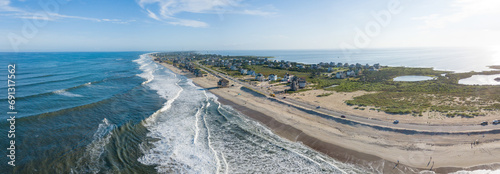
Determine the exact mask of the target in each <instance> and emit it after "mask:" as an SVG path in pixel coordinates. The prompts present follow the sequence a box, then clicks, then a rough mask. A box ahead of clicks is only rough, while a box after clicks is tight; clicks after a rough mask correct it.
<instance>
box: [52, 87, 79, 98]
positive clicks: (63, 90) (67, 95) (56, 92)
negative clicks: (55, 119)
mask: <svg viewBox="0 0 500 174" xmlns="http://www.w3.org/2000/svg"><path fill="white" fill-rule="evenodd" d="M52 93H54V94H59V95H63V96H66V97H83V95H80V94H74V93H71V92H68V91H66V89H61V90H57V91H54V92H52Z"/></svg>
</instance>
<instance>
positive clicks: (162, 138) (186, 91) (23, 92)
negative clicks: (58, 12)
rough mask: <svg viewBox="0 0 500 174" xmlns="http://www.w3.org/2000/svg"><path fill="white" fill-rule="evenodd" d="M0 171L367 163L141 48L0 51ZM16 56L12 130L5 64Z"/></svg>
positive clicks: (224, 169) (305, 169) (255, 168)
mask: <svg viewBox="0 0 500 174" xmlns="http://www.w3.org/2000/svg"><path fill="white" fill-rule="evenodd" d="M0 57H1V59H0V60H1V64H2V66H4V67H5V69H3V71H2V73H1V75H0V79H1V80H2V81H4V83H1V86H0V88H1V91H4V92H3V93H1V94H0V97H1V100H2V102H1V105H0V107H2V111H4V112H3V113H4V114H2V116H1V119H2V120H4V121H2V122H1V124H0V131H1V132H4V135H3V136H1V137H0V144H1V147H2V148H4V149H5V148H8V147H9V146H10V144H9V141H10V140H15V163H14V164H15V167H12V166H10V165H8V164H7V163H8V162H9V161H10V159H9V158H8V157H6V156H7V155H8V153H9V151H6V150H2V152H3V155H2V156H3V157H2V158H1V165H0V173H366V172H365V170H363V169H361V168H359V167H356V166H353V165H351V164H344V163H341V162H338V161H335V160H334V159H332V158H329V157H328V156H325V155H323V154H320V153H318V152H316V151H314V150H311V149H310V148H308V147H306V146H304V145H302V144H300V143H294V142H290V141H287V140H285V139H283V138H280V137H278V136H276V135H274V134H273V133H272V132H271V131H270V130H268V129H267V128H265V127H264V126H261V125H260V124H259V123H257V122H255V121H252V120H250V119H248V118H247V117H246V116H244V115H242V114H240V113H238V112H237V111H235V110H233V109H232V108H231V107H228V106H224V105H221V104H220V103H219V102H217V97H216V96H214V95H213V94H211V93H209V92H207V91H205V90H203V89H202V88H200V87H197V86H196V85H194V84H193V83H192V81H191V80H189V79H187V78H186V77H184V76H179V75H176V74H174V73H173V72H172V71H170V70H168V69H166V68H164V67H163V66H159V65H158V64H156V63H154V62H153V61H152V60H151V58H150V57H148V56H146V55H145V53H144V52H116V53H0ZM8 64H16V72H15V75H16V78H15V82H16V86H15V88H16V94H15V97H16V99H15V102H16V103H15V107H16V109H15V111H17V114H16V118H15V119H16V120H15V135H16V136H15V139H10V138H9V137H8V136H7V132H8V131H9V126H10V123H9V122H8V121H5V120H6V119H8V118H9V116H10V115H7V114H5V113H6V112H8V111H9V110H8V107H9V106H8V102H7V83H6V82H7V70H6V68H7V65H8Z"/></svg>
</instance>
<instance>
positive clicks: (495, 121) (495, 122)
mask: <svg viewBox="0 0 500 174" xmlns="http://www.w3.org/2000/svg"><path fill="white" fill-rule="evenodd" d="M491 123H492V124H498V123H500V122H499V121H498V120H493V122H491Z"/></svg>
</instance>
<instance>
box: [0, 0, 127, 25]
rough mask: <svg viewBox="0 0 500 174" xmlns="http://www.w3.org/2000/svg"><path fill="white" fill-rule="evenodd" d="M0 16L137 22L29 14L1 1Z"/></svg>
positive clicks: (120, 22)
mask: <svg viewBox="0 0 500 174" xmlns="http://www.w3.org/2000/svg"><path fill="white" fill-rule="evenodd" d="M0 12H3V13H0V15H2V16H12V17H14V18H20V19H33V20H44V21H55V20H58V19H78V20H86V21H94V22H111V23H115V24H128V23H130V22H134V21H135V20H128V21H123V20H120V19H99V18H89V17H82V16H71V15H63V14H59V13H54V12H29V11H25V10H22V9H19V8H15V7H12V6H10V0H0Z"/></svg>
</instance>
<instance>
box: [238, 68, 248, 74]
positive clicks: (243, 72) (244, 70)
mask: <svg viewBox="0 0 500 174" xmlns="http://www.w3.org/2000/svg"><path fill="white" fill-rule="evenodd" d="M247 72H248V70H247V69H240V73H241V74H242V75H246V74H247Z"/></svg>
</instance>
